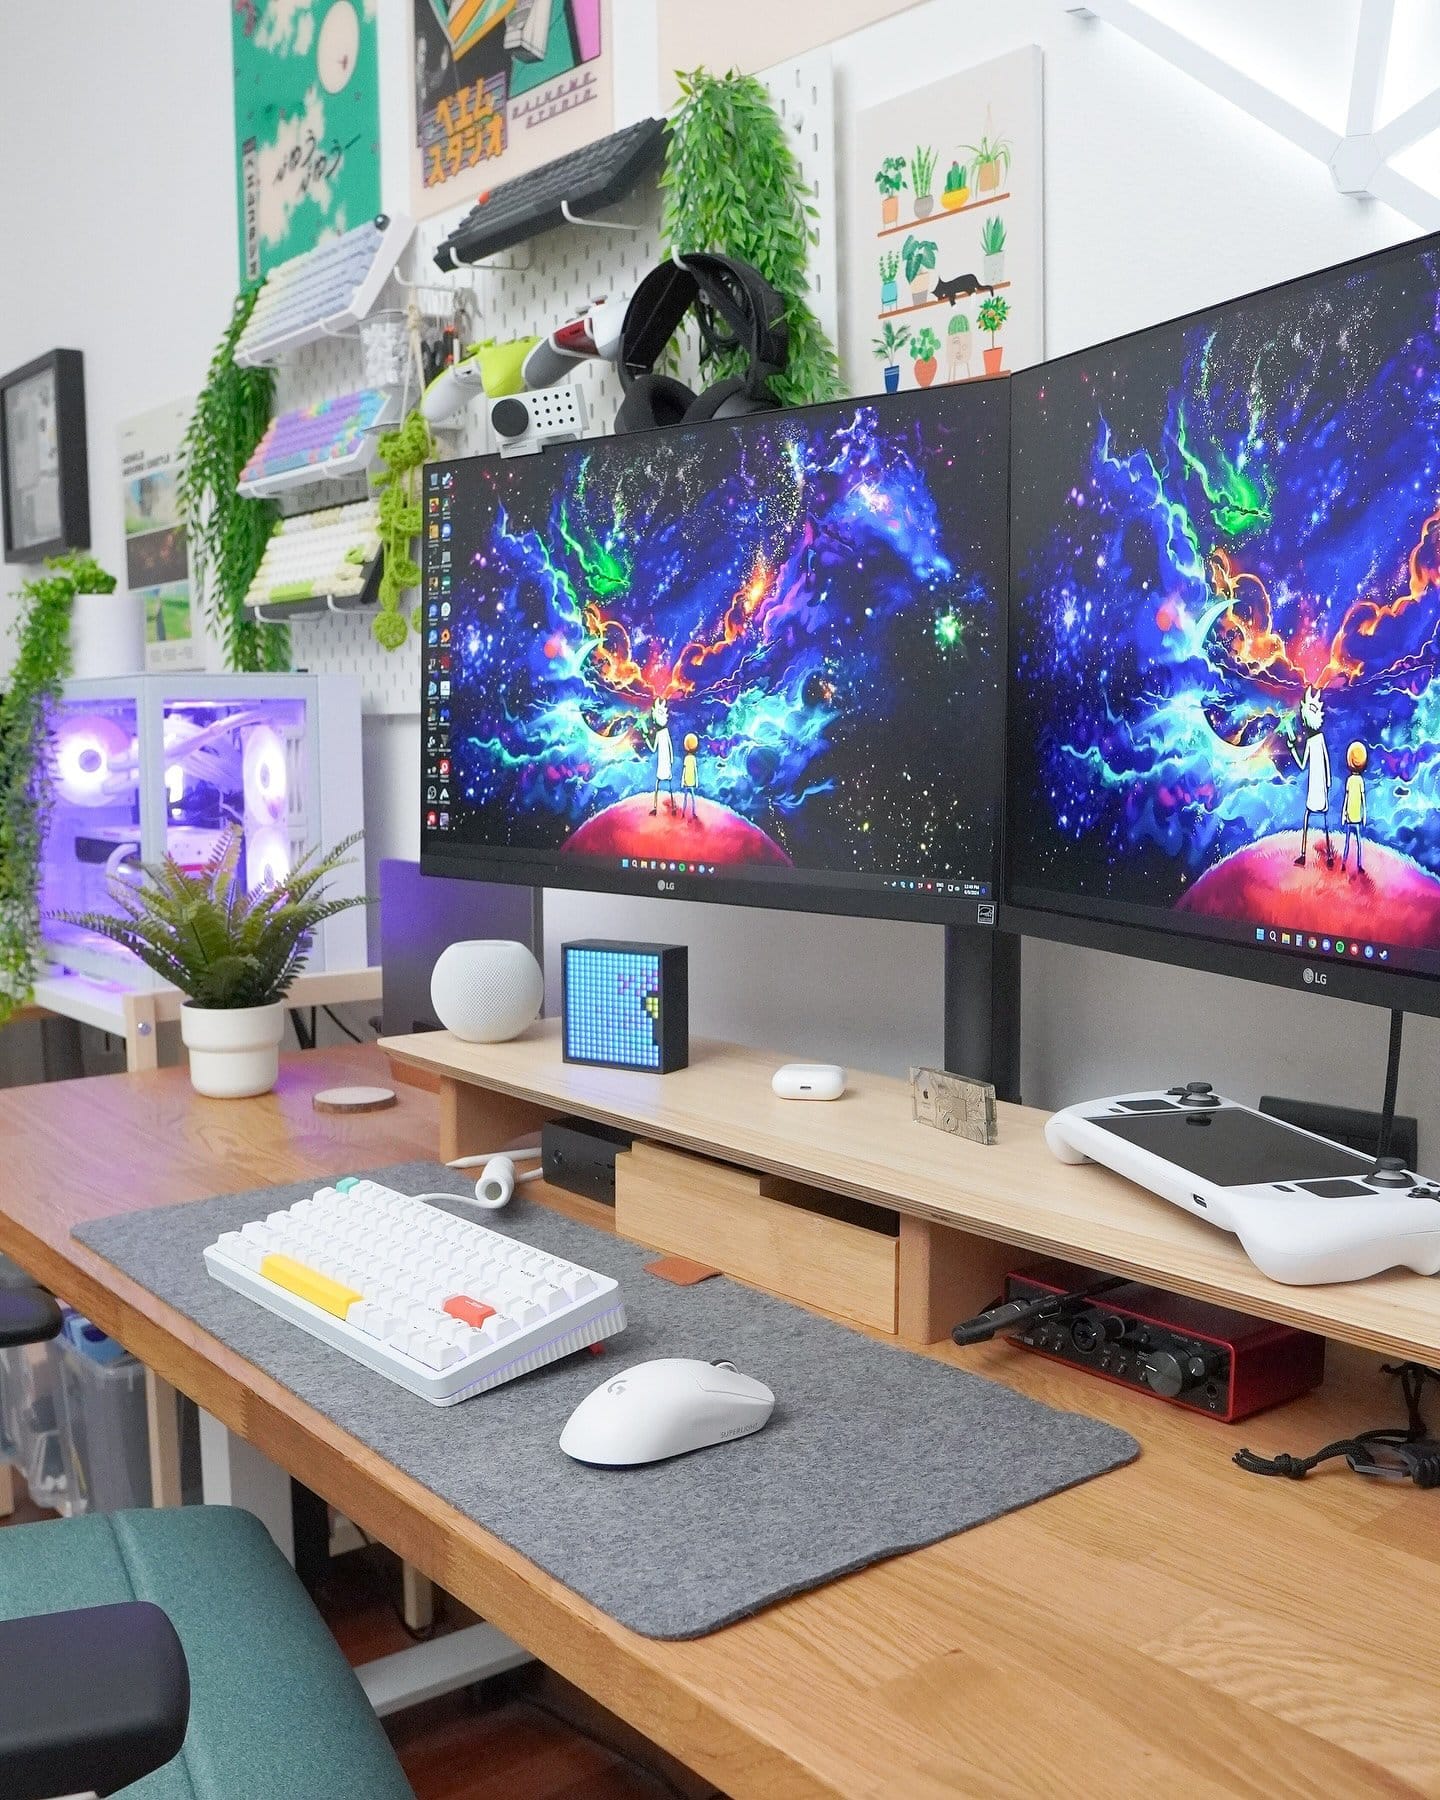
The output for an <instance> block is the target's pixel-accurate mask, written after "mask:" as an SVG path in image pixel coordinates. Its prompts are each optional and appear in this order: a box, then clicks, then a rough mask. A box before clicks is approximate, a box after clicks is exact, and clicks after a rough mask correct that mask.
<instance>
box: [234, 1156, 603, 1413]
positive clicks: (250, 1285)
mask: <svg viewBox="0 0 1440 1800" xmlns="http://www.w3.org/2000/svg"><path fill="white" fill-rule="evenodd" d="M205 1265H206V1267H207V1268H208V1269H209V1271H210V1273H211V1275H213V1276H214V1277H215V1279H216V1280H217V1281H223V1282H224V1283H225V1285H226V1286H227V1287H231V1288H234V1289H235V1291H236V1292H237V1293H241V1294H245V1295H247V1296H248V1297H249V1298H250V1299H251V1300H256V1301H258V1302H259V1303H260V1305H261V1306H263V1307H266V1308H267V1309H268V1310H269V1311H270V1312H273V1313H276V1314H278V1315H279V1316H280V1317H281V1318H282V1319H288V1320H289V1321H290V1322H291V1323H292V1324H294V1325H298V1326H300V1327H301V1329H302V1330H304V1331H308V1332H310V1333H311V1335H312V1336H314V1337H318V1338H323V1339H324V1341H325V1342H326V1343H327V1344H331V1345H333V1346H334V1348H335V1349H337V1350H343V1351H344V1352H345V1354H346V1355H347V1356H352V1357H354V1358H355V1360H356V1361H357V1362H362V1363H364V1364H365V1365H366V1366H367V1367H368V1368H371V1369H374V1370H375V1371H376V1372H377V1373H378V1374H380V1375H384V1376H387V1377H388V1378H389V1379H390V1380H391V1381H394V1382H398V1383H399V1385H400V1386H401V1387H404V1388H408V1389H409V1390H410V1392H411V1393H412V1394H419V1395H420V1396H421V1398H422V1399H425V1400H430V1401H433V1402H434V1404H435V1405H437V1406H453V1405H454V1404H455V1402H456V1401H458V1400H466V1399H468V1398H469V1397H470V1396H471V1395H472V1394H480V1393H483V1392H484V1391H485V1389H486V1388H493V1387H499V1386H500V1384H501V1383H502V1382H505V1381H513V1380H514V1379H515V1377H516V1376H517V1375H525V1374H528V1373H529V1371H530V1370H532V1369H538V1368H540V1367H542V1366H543V1365H544V1364H545V1363H550V1362H555V1361H557V1360H558V1359H559V1358H560V1357H562V1356H570V1355H572V1354H573V1353H574V1352H575V1351H577V1350H583V1349H584V1348H585V1347H586V1345H588V1344H595V1343H599V1342H600V1340H601V1339H602V1338H607V1337H613V1336H614V1335H615V1333H616V1332H618V1331H622V1330H623V1329H624V1327H625V1302H624V1299H623V1297H622V1295H621V1292H620V1287H619V1284H618V1283H617V1282H615V1281H613V1280H612V1279H611V1278H610V1277H609V1276H608V1275H601V1274H599V1273H597V1271H595V1270H594V1269H584V1268H581V1267H580V1265H579V1264H578V1263H571V1262H567V1261H566V1260H565V1259H564V1258H563V1257H558V1256H551V1255H550V1254H549V1253H548V1252H547V1251H544V1250H536V1249H535V1248H533V1246H531V1245H529V1244H524V1243H521V1242H520V1241H519V1239H518V1238H511V1237H506V1236H504V1234H503V1233H501V1232H498V1231H491V1230H490V1229H489V1227H488V1226H485V1225H481V1224H478V1223H472V1222H471V1221H470V1220H468V1219H457V1218H456V1217H455V1216H454V1215H453V1214H451V1213H448V1212H444V1211H442V1210H441V1208H439V1207H437V1206H431V1205H430V1204H429V1203H428V1202H427V1201H424V1200H415V1199H412V1198H410V1197H409V1196H408V1195H405V1194H401V1193H397V1192H396V1191H395V1189H394V1188H387V1187H382V1186H381V1185H380V1183H379V1182H375V1181H361V1180H357V1179H355V1178H354V1177H349V1176H347V1177H346V1178H345V1179H344V1180H343V1181H337V1182H336V1183H335V1185H334V1187H327V1188H321V1189H320V1190H319V1191H318V1192H317V1193H315V1194H314V1195H312V1196H311V1197H310V1198H309V1199H308V1200H299V1201H297V1202H296V1203H295V1205H294V1206H291V1207H288V1208H285V1209H284V1210H282V1211H280V1212H272V1213H270V1214H269V1215H268V1217H266V1218H264V1219H256V1220H254V1221H252V1222H251V1223H250V1224H248V1225H245V1226H243V1227H242V1228H241V1229H240V1230H239V1231H227V1232H225V1233H224V1234H223V1235H222V1236H221V1237H220V1238H219V1240H218V1241H217V1242H216V1243H213V1244H211V1245H210V1246H209V1247H208V1248H207V1249H206V1251H205Z"/></svg>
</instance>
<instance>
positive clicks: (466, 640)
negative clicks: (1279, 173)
mask: <svg viewBox="0 0 1440 1800" xmlns="http://www.w3.org/2000/svg"><path fill="white" fill-rule="evenodd" d="M1437 294H1440V239H1435V238H1431V239H1423V240H1419V241H1417V242H1414V243H1411V244H1405V245H1401V246H1399V247H1397V248H1394V249H1391V250H1387V251H1383V252H1381V253H1379V254H1376V255H1373V256H1369V257H1366V258H1363V259H1361V260H1359V261H1356V262H1351V263H1347V264H1344V265H1341V266H1339V267H1337V268H1334V269H1331V270H1328V271H1325V272H1322V273H1319V274H1316V275H1312V276H1307V277H1304V278H1302V279H1299V280H1296V281H1292V282H1288V283H1286V284H1284V285H1282V286H1280V287H1276V288H1272V289H1269V290H1267V291H1265V292H1262V293H1259V294H1256V295H1253V296H1249V297H1245V298H1242V299H1239V300H1235V301H1231V302H1227V303H1225V304H1223V305H1219V306H1215V307H1213V308H1210V309H1208V310H1206V311H1203V312H1199V313H1195V314H1192V315H1190V316H1189V317H1187V318H1184V319H1181V320H1178V321H1175V322H1173V323H1169V324H1164V325H1159V326H1156V327H1153V328H1150V329H1147V330H1143V331H1139V332H1136V333H1134V334H1133V335H1131V336H1129V337H1126V338H1123V339H1119V340H1117V341H1115V342H1113V343H1108V344H1103V345H1100V346H1098V347H1096V348H1093V349H1088V350H1083V351H1079V352H1076V353H1074V354H1072V355H1069V356H1065V357H1061V358H1058V359H1056V360H1054V361H1051V362H1047V363H1044V364H1041V365H1039V366H1038V367H1035V368H1032V369H1030V370H1027V371H1024V372H1023V373H1020V374H1017V375H1015V376H1014V377H1012V378H1009V379H1008V380H991V381H977V382H974V383H966V384H961V385H956V386H952V387H948V388H944V389H939V390H932V391H929V392H925V393H921V394H916V395H913V396H910V395H905V396H876V397H873V398H867V399H861V400H851V401H843V402H837V403H833V404H829V405H822V406H815V407H809V408H803V409H798V410H791V411H777V412H767V413H759V414H752V415H750V416H746V417H742V418H737V419H726V420H716V421H713V422H710V423H707V424H705V425H698V426H682V427H675V428H672V429H669V430H664V431H654V432H646V433H638V434H631V435H626V436H622V437H619V438H612V439H604V440H600V441H597V442H585V443H580V444H576V445H573V446H569V447H565V448H562V449H559V450H551V451H547V452H546V453H544V454H542V455H539V456H534V457H528V458H521V459H514V460H502V459H499V458H484V459H471V460H466V461H456V462H441V463H436V464H431V465H429V466H427V468H426V471H425V479H424V489H423V507H424V513H423V532H424V574H423V581H424V587H423V593H422V609H423V626H424V630H423V644H424V649H423V658H424V662H423V702H422V704H423V712H422V744H423V750H424V754H423V758H422V778H421V779H422V866H423V867H424V868H425V869H426V870H427V871H428V872H431V873H435V874H445V875H459V876H475V877H480V878H484V879H487V880H500V881H509V882H518V883H524V884H528V885H532V886H536V887H544V886H549V887H562V888H563V887H570V888H588V889H601V890H606V891H612V892H616V893H621V894H637V895H639V894H656V893H661V894H673V895H676V896H680V897H684V898H692V899H706V898H708V899H713V900H717V901H728V902H739V903H744V904H752V905H771V906H779V907H789V908H796V909H800V910H808V911H816V912H834V913H854V914H862V915H868V916H879V917H888V918H898V919H912V920H928V921H936V922H941V923H945V924H948V925H955V926H961V925H970V926H987V925H996V926H998V927H999V928H1000V929H1001V930H1002V931H1003V932H1008V933H1025V934H1029V935H1035V936H1049V937H1054V938H1059V939H1062V940H1068V941H1073V942H1079V943H1086V944H1092V945H1096V946H1100V947H1103V948H1109V949H1112V950H1119V951H1123V952H1128V953H1131V954H1136V955H1143V956H1149V957H1154V958H1158V959H1160V960H1165V961H1172V962H1181V963H1191V964H1194V965H1196V966H1200V967H1204V968H1207V969H1212V970H1218V971H1221V972H1227V973H1232V974H1237V975H1245V976H1250V977H1253V978H1258V979H1263V980H1270V981H1276V982H1281V983H1286V984H1292V985H1300V984H1302V983H1303V984H1305V985H1308V986H1311V987H1312V988H1319V989H1321V990H1322V991H1324V992H1326V993H1328V994H1332V995H1334V994H1339V995H1342V996H1347V997H1350V998H1354V999H1360V1000H1366V1001H1369V1002H1371V1003H1375V1004H1380V1005H1384V1006H1387V1007H1390V1008H1392V1009H1400V1008H1404V1009H1406V1010H1414V1011H1421V1012H1428V1013H1435V1012H1440V811H1437V808H1436V792H1437V785H1440V681H1437V678H1436V677H1437V656H1440V606H1437V598H1440V311H1437Z"/></svg>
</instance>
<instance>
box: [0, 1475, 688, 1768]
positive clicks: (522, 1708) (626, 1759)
mask: <svg viewBox="0 0 1440 1800" xmlns="http://www.w3.org/2000/svg"><path fill="white" fill-rule="evenodd" d="M17 1485H19V1484H17ZM54 1517H55V1515H54V1514H53V1513H51V1512H46V1511H44V1510H43V1509H42V1508H40V1507H37V1506H36V1505H35V1504H34V1503H33V1502H32V1501H31V1499H30V1497H29V1495H28V1494H26V1493H25V1491H24V1488H23V1486H20V1489H19V1492H18V1493H17V1495H16V1507H15V1512H14V1514H13V1516H12V1517H10V1518H8V1519H4V1520H0V1525H28V1524H33V1523H36V1522H39V1521H41V1520H53V1519H54ZM399 1592H400V1576H399V1564H398V1563H397V1562H396V1561H395V1559H394V1558H393V1557H391V1556H390V1555H389V1554H388V1552H386V1551H383V1550H361V1551H355V1552H353V1553H352V1554H350V1555H348V1556H345V1557H342V1558H339V1559H337V1561H336V1562H335V1563H334V1564H333V1565H332V1569H331V1573H330V1575H329V1576H327V1578H326V1580H325V1582H324V1584H323V1586H322V1588H321V1590H320V1592H319V1593H318V1594H317V1596H316V1599H317V1604H318V1605H319V1607H320V1611H321V1613H322V1615H323V1616H324V1619H325V1622H326V1624H327V1625H329V1627H330V1629H331V1631H333V1632H334V1634H335V1637H336V1640H337V1642H338V1643H339V1645H340V1648H341V1649H342V1650H343V1651H344V1652H345V1655H346V1657H347V1658H348V1659H349V1661H350V1662H351V1663H352V1664H355V1663H362V1662H369V1661H370V1660H371V1659H372V1658H374V1657H377V1656H386V1655H388V1654H389V1653H390V1652H391V1651H392V1650H402V1649H404V1647H405V1645H406V1644H407V1643H408V1642H409V1639H408V1638H407V1636H406V1634H405V1630H404V1628H403V1626H402V1625H401V1623H400V1621H399V1619H398V1617H397V1616H396V1613H395V1611H394V1609H393V1608H392V1606H391V1605H390V1603H389V1601H390V1598H391V1596H393V1598H394V1599H395V1600H396V1601H397V1602H398V1599H399ZM447 1605H448V1602H446V1601H444V1600H441V1611H440V1615H439V1620H440V1628H441V1629H444V1628H445V1626H446V1625H447V1624H448V1623H450V1621H449V1620H448V1619H447V1618H446V1614H445V1607H446V1606H447ZM456 1622H459V1621H456ZM567 1714H574V1715H576V1716H578V1717H579V1718H582V1719H585V1720H586V1721H587V1726H588V1728H587V1729H586V1730H583V1731H582V1730H580V1729H577V1726H576V1725H575V1724H573V1723H571V1722H570V1719H569V1718H568V1717H567V1716H566V1715H567ZM385 1729H386V1730H387V1731H388V1732H389V1734H390V1741H391V1742H392V1743H393V1744H394V1746H395V1753H396V1755H397V1756H398V1757H399V1758H400V1763H401V1766H402V1767H403V1768H404V1770H405V1775H406V1778H407V1779H408V1780H409V1782H410V1785H411V1786H412V1787H413V1788H414V1789H415V1792H416V1795H417V1796H418V1800H668V1797H670V1796H673V1795H675V1794H677V1793H683V1794H684V1795H685V1796H686V1797H687V1800H688V1797H689V1796H690V1795H693V1794H697V1793H703V1792H705V1791H706V1790H705V1787H704V1785H703V1784H699V1785H698V1786H697V1785H694V1784H693V1783H692V1782H691V1781H689V1780H686V1778H685V1777H684V1775H683V1774H682V1773H680V1772H678V1771H677V1772H676V1774H677V1775H678V1777H679V1779H680V1781H681V1782H683V1784H684V1785H683V1786H676V1785H673V1784H672V1782H671V1781H670V1780H666V1779H661V1778H660V1777H659V1776H657V1775H655V1774H652V1773H650V1772H649V1771H648V1770H647V1769H645V1768H643V1767H642V1766H641V1765H640V1763H638V1762H637V1761H635V1760H632V1758H631V1757H630V1756H626V1755H622V1754H620V1753H619V1752H618V1751H617V1750H615V1749H612V1748H610V1747H609V1744H608V1742H607V1741H605V1740H609V1739H611V1738H617V1739H619V1740H620V1741H621V1742H626V1741H627V1740H628V1739H629V1737H630V1734H629V1733H628V1731H627V1728H626V1727H625V1726H624V1725H623V1724H621V1723H620V1721H618V1720H613V1721H612V1720H610V1719H609V1718H608V1715H605V1716H603V1717H601V1718H600V1719H599V1720H598V1721H596V1717H595V1709H594V1707H593V1704H592V1703H591V1702H590V1701H589V1700H587V1699H585V1697H584V1696H583V1695H580V1694H577V1693H575V1692H574V1690H572V1689H569V1688H568V1687H567V1685H566V1684H565V1683H564V1682H561V1681H560V1680H559V1678H558V1677H557V1676H554V1675H552V1674H551V1673H550V1672H549V1671H547V1670H543V1669H540V1668H539V1667H532V1668H529V1669H517V1670H515V1671H514V1672H513V1673H511V1674H509V1675H505V1676H500V1677H498V1678H497V1679H496V1680H495V1681H492V1682H490V1683H488V1684H487V1685H486V1687H485V1688H484V1689H482V1690H474V1689H471V1690H468V1691H466V1692H463V1693H459V1694H451V1695H447V1696H446V1697H445V1698H444V1699H442V1700H432V1701H430V1702H428V1703H427V1704H426V1705H424V1706H417V1707H412V1708H411V1709H410V1710H408V1711H407V1712H403V1713H399V1714H397V1715H395V1717H393V1718H390V1719H387V1720H386V1721H385ZM592 1731H593V1733H594V1735H592ZM639 1754H641V1755H646V1754H647V1752H646V1750H645V1748H644V1747H643V1746H642V1747H640V1750H639ZM648 1755H649V1756H653V1757H654V1758H655V1759H656V1760H657V1761H659V1760H660V1759H661V1753H660V1752H658V1751H649V1752H648Z"/></svg>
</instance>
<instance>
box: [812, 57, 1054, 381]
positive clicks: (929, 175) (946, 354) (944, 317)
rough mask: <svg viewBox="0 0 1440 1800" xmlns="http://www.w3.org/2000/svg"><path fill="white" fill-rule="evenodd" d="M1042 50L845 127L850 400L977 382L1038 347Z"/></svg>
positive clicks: (969, 73)
mask: <svg viewBox="0 0 1440 1800" xmlns="http://www.w3.org/2000/svg"><path fill="white" fill-rule="evenodd" d="M1040 70H1041V60H1040V51H1039V48H1038V47H1037V46H1034V45H1032V46H1030V47H1029V48H1028V49H1024V50H1015V51H1012V52H1011V53H1010V54H1009V55H1008V56H997V57H996V58H995V59H994V61H993V62H987V63H981V64H980V65H979V66H978V67H977V68H973V69H965V70H962V71H961V72H960V73H959V74H957V75H950V76H947V77H946V78H945V80H944V81H937V82H935V83H934V85H933V86H931V87H925V88H920V89H918V90H917V91H915V92H914V93H911V94H906V95H903V96H902V97H901V98H899V99H897V100H889V101H886V102H885V104H884V105H881V106H874V107H871V108H870V109H869V110H868V111H867V112H862V113H860V114H859V115H858V117H857V119H856V121H855V140H854V141H855V151H854V157H853V160H852V162H851V167H850V171H849V192H848V201H847V219H846V224H847V227H848V236H849V243H850V256H849V264H848V278H847V283H846V290H845V294H844V300H845V308H844V313H845V320H846V328H845V373H846V378H847V380H848V382H849V385H850V389H851V392H852V393H857V394H872V393H878V392H880V391H882V390H883V391H884V392H885V393H887V394H893V393H895V392H896V391H897V389H911V388H917V387H929V386H930V385H931V383H932V382H945V381H975V380H981V379H983V378H984V377H986V376H988V375H999V374H1003V373H1008V371H1009V370H1011V369H1020V368H1024V367H1025V366H1026V365H1027V364H1029V363H1033V362H1038V361H1039V360H1040V358H1041V356H1042V355H1043V354H1044V348H1045V336H1044V328H1045V317H1044V281H1043V272H1044V263H1043V232H1042V228H1043V213H1042V198H1043V189H1044V183H1043V168H1042V160H1041V146H1042V124H1041V90H1040Z"/></svg>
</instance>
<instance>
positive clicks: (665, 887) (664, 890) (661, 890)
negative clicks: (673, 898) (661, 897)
mask: <svg viewBox="0 0 1440 1800" xmlns="http://www.w3.org/2000/svg"><path fill="white" fill-rule="evenodd" d="M655 891H656V893H657V894H673V893H674V892H675V883H674V882H673V881H657V882H656V883H655Z"/></svg>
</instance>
